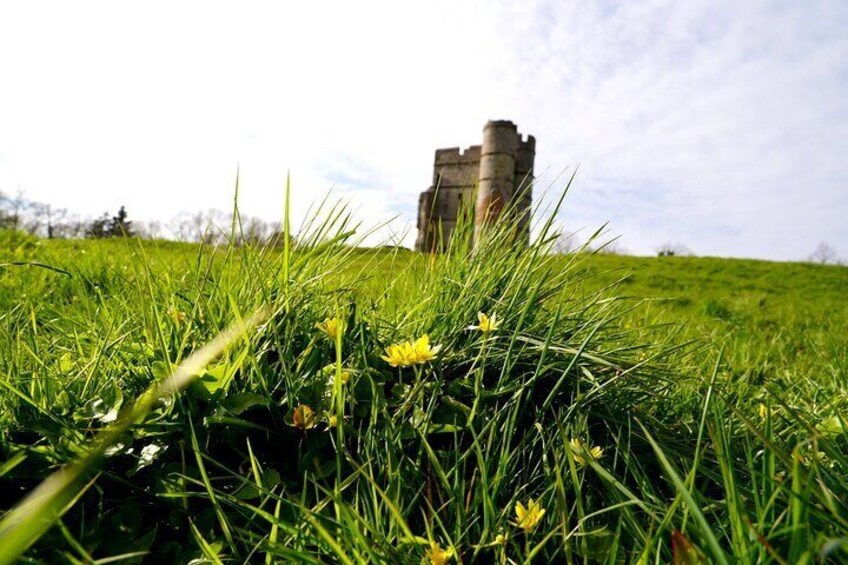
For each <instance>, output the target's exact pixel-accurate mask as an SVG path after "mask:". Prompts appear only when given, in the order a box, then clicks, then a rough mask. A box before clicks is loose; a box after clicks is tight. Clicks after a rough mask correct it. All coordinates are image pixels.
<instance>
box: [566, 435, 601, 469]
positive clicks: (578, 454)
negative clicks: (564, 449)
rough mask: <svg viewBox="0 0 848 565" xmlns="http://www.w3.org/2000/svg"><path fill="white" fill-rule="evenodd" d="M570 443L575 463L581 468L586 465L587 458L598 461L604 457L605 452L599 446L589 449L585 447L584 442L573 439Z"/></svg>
mask: <svg viewBox="0 0 848 565" xmlns="http://www.w3.org/2000/svg"><path fill="white" fill-rule="evenodd" d="M568 443H569V444H571V456H572V457H574V462H575V463H577V464H578V465H580V466H581V467H582V466H585V465H586V457H588V458H589V459H591V460H592V461H597V460H598V459H600V458H601V457H603V456H604V450H603V449H602V448H600V447H598V446H597V445H595V446H593V447H591V448H587V447H586V446H585V445H583V442H582V441H580V440H579V439H577V438H573V439H572V440H571V441H569V442H568Z"/></svg>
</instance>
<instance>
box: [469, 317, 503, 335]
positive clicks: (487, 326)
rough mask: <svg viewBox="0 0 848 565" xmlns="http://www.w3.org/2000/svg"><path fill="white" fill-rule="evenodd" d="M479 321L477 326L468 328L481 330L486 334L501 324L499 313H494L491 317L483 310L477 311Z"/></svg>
mask: <svg viewBox="0 0 848 565" xmlns="http://www.w3.org/2000/svg"><path fill="white" fill-rule="evenodd" d="M477 321H478V324H477V325H476V326H468V329H469V330H480V331H481V332H483V333H484V334H486V333H489V332H493V331H495V330H497V329H498V328H499V327H500V325H501V321H500V320H498V315H497V314H492V317H491V318H490V317H489V316H487V315H486V314H484V313H483V312H477Z"/></svg>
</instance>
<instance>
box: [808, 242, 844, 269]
mask: <svg viewBox="0 0 848 565" xmlns="http://www.w3.org/2000/svg"><path fill="white" fill-rule="evenodd" d="M807 260H808V261H810V262H811V263H819V264H821V265H833V264H837V263H839V260H838V258H837V255H836V250H835V249H834V248H833V247H831V246H830V245H828V244H827V243H825V242H823V241H822V242H821V243H819V246H818V247H816V250H815V251H813V252H812V253H811V254H810V256H809V257H808V259H807Z"/></svg>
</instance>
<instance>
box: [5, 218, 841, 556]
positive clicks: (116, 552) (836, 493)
mask: <svg viewBox="0 0 848 565" xmlns="http://www.w3.org/2000/svg"><path fill="white" fill-rule="evenodd" d="M0 244H2V245H0V265H2V266H0V307H2V310H0V312H2V314H0V315H2V324H0V486H2V488H0V492H2V494H0V511H4V512H6V513H5V515H4V520H3V522H2V523H0V548H5V549H0V563H3V562H7V561H6V560H9V559H14V555H13V554H14V552H15V551H17V549H15V548H18V549H19V550H25V551H26V552H27V553H26V555H27V558H28V559H31V560H32V561H34V562H39V561H40V562H56V561H67V562H92V561H96V560H98V559H106V558H110V557H115V556H122V559H125V560H127V561H130V562H132V561H136V562H141V561H142V560H144V559H147V560H148V562H170V561H175V562H186V561H188V560H191V559H201V560H203V562H212V563H215V562H248V561H250V562H252V561H255V560H260V561H263V560H264V561H265V562H277V561H291V560H295V561H303V562H316V563H317V562H350V563H356V562H391V563H420V562H421V560H422V559H425V560H428V562H433V563H440V562H445V561H440V560H441V559H443V558H444V559H447V560H453V561H454V562H460V561H461V562H493V561H496V562H520V561H524V560H525V559H536V560H537V561H538V562H551V561H585V562H610V563H612V562H636V561H639V562H643V563H647V562H671V561H672V560H677V561H676V562H679V563H697V562H704V563H706V562H716V563H721V562H726V563H729V562H770V561H775V562H791V563H794V562H800V561H803V560H812V559H815V558H822V559H825V558H828V556H829V557H830V558H835V559H839V558H840V557H841V558H845V557H846V556H848V554H846V553H845V551H844V549H842V548H843V546H844V540H845V539H846V538H848V509H846V506H845V504H846V503H845V501H844V499H843V498H842V497H841V495H840V493H844V492H848V461H846V456H845V455H844V454H845V453H846V449H845V448H846V444H847V443H848V440H846V433H845V430H846V423H845V422H844V421H843V420H842V416H841V414H844V413H848V395H846V386H848V340H846V338H845V336H846V335H848V331H846V330H848V302H846V301H845V296H848V269H846V268H843V267H829V266H818V265H809V264H797V263H773V262H765V261H750V260H732V259H717V258H689V257H666V258H636V257H623V256H614V255H571V256H548V255H544V254H536V253H535V252H534V251H533V250H530V251H524V252H515V251H512V250H511V249H510V248H509V246H504V245H495V244H493V245H492V246H491V247H490V248H487V249H486V250H485V251H484V252H481V253H479V254H477V255H474V256H466V255H461V254H450V255H448V256H439V257H430V256H422V255H419V254H415V253H411V252H408V251H401V250H373V251H364V250H356V249H351V248H346V247H341V246H326V247H324V248H314V249H303V250H299V251H298V250H296V251H295V252H294V253H293V254H292V255H291V256H290V257H288V256H287V255H286V254H285V253H283V252H282V251H280V250H270V249H269V250H265V249H251V248H234V247H231V248H222V249H217V250H212V249H204V248H200V247H198V246H195V245H190V244H178V243H172V242H137V241H131V240H107V241H45V240H35V239H32V238H26V237H23V236H20V235H15V234H9V233H4V234H2V237H0ZM256 311H258V312H259V319H257V320H253V322H249V321H248V322H245V321H246V320H248V319H249V318H250V315H251V313H252V312H256ZM478 311H483V312H485V313H487V314H489V315H492V314H496V316H497V318H496V320H498V322H496V323H495V326H497V327H496V328H495V329H494V331H490V332H483V331H481V330H480V329H479V327H480V326H481V324H480V323H479V320H478V318H477V312H478ZM327 319H336V320H338V324H339V325H340V326H339V327H340V328H341V329H340V330H339V331H331V330H330V329H328V328H330V327H331V326H328V325H326V324H325V325H323V326H322V325H321V323H322V322H326V320H327ZM239 321H242V322H245V323H246V324H247V325H249V326H250V327H249V328H241V330H243V331H237V332H236V333H235V334H234V335H233V336H231V337H230V339H228V340H227V341H226V343H223V344H221V345H222V347H221V349H222V350H223V351H218V350H216V351H212V352H211V353H210V354H209V355H208V356H207V357H205V358H203V359H201V360H200V361H199V362H198V363H199V364H198V365H196V366H195V367H194V368H193V369H190V370H189V369H187V370H186V371H187V372H186V373H185V375H184V376H186V377H187V380H190V377H194V378H195V380H194V382H192V383H191V384H189V385H188V388H186V389H185V390H184V391H182V392H179V393H175V392H174V390H170V389H169V390H167V391H163V390H162V389H161V388H157V385H156V384H155V383H157V382H159V383H162V382H166V383H170V382H172V381H169V380H168V378H169V375H171V376H173V374H174V372H175V371H176V373H177V374H179V373H180V369H179V367H180V366H182V365H184V364H186V363H188V364H191V363H193V360H194V359H195V357H192V356H191V355H192V353H195V354H197V352H198V351H200V353H201V354H204V351H206V350H203V349H202V346H203V345H204V344H207V343H209V342H210V340H212V339H213V338H214V337H215V336H216V335H218V334H219V333H220V332H221V331H223V330H224V329H225V328H227V327H229V326H231V325H232V324H233V323H234V322H236V323H238V322H239ZM316 324H318V327H316ZM471 326H477V328H472V329H469V327H471ZM332 327H336V326H332ZM322 328H323V329H322ZM424 334H427V335H428V336H429V338H430V344H431V345H432V346H433V347H432V349H428V348H427V346H425V345H423V344H421V343H420V342H419V343H417V344H416V343H414V342H413V340H415V339H417V338H419V337H420V336H422V335H424ZM407 340H410V344H409V345H408V346H407V347H408V349H407V350H404V349H403V347H404V346H403V343H404V342H406V341H407ZM392 344H398V345H399V346H400V347H399V348H396V349H389V350H387V348H388V347H389V346H391V345H392ZM404 351H406V352H407V353H408V355H407V354H406V353H403V352H404ZM393 352H394V353H393ZM395 354H396V355H395ZM404 355H405V356H404ZM382 357H388V358H389V359H391V360H394V361H395V362H397V363H399V364H400V365H401V366H400V367H395V366H393V365H392V364H391V363H389V362H387V361H386V360H384V359H383V358H382ZM404 359H405V360H406V361H403V360H404ZM399 360H400V361H399ZM407 362H408V363H407ZM404 364H408V365H409V366H406V367H404V366H403V365H404ZM176 388H181V387H176ZM593 446H597V447H598V448H599V449H601V450H602V451H600V452H599V451H598V450H594V451H593V450H591V449H590V448H591V447H593ZM74 461H76V462H77V464H76V467H73V469H76V470H77V471H78V474H77V475H74V476H73V477H72V479H68V481H67V483H65V484H61V485H59V486H58V487H56V488H55V490H54V492H53V495H52V496H53V498H52V499H50V500H51V502H50V504H49V505H46V506H44V505H42V506H33V505H32V504H30V505H29V506H27V505H24V507H23V510H21V509H20V507H19V509H18V510H15V511H14V512H9V509H11V508H13V507H14V505H15V504H16V503H19V502H21V500H23V497H24V495H25V494H26V493H27V492H28V491H30V490H31V489H33V488H34V487H35V486H36V485H37V484H38V483H39V481H41V480H42V479H43V478H45V477H47V476H48V475H49V474H50V473H51V472H53V471H54V470H55V469H56V468H57V466H59V465H61V464H65V463H68V462H74ZM54 486H55V485H54ZM44 500H47V498H44ZM518 503H520V504H521V508H527V509H528V510H527V512H523V513H518V512H519V511H518V510H516V506H517V505H518ZM537 505H538V506H537ZM542 510H544V513H542V512H541V511H542ZM59 515H61V516H62V517H61V519H58V516H59ZM36 518H37V519H36ZM42 519H43V520H42ZM40 520H41V521H40ZM44 520H46V521H44ZM54 524H55V525H54ZM33 542H34V545H32V546H30V544H31V543H33ZM840 552H841V553H840ZM684 556H686V558H688V559H689V560H688V561H686V560H683V559H684Z"/></svg>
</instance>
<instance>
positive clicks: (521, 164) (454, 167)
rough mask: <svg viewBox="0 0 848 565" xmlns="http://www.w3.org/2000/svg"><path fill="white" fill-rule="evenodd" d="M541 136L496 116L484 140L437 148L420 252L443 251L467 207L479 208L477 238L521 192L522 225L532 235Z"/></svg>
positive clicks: (421, 213)
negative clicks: (523, 131) (537, 137)
mask: <svg viewBox="0 0 848 565" xmlns="http://www.w3.org/2000/svg"><path fill="white" fill-rule="evenodd" d="M535 157H536V140H535V138H534V137H533V136H532V135H528V136H526V137H524V136H522V135H521V134H519V133H518V130H517V127H516V126H515V124H513V123H512V122H510V121H490V122H489V123H487V124H486V127H485V128H484V129H483V143H482V145H472V146H471V147H468V148H466V149H464V150H461V149H460V148H459V147H449V148H445V149H437V150H436V155H435V159H434V163H433V184H432V186H430V188H428V189H427V190H426V191H424V192H423V193H421V197H420V198H419V207H418V239H417V240H416V243H415V247H416V249H417V250H419V251H439V250H442V249H444V248H445V247H446V246H447V244H448V242H449V241H450V236H451V233H452V232H453V230H454V228H455V227H456V223H457V219H458V218H459V215H460V213H461V211H462V210H463V209H464V208H466V207H467V208H468V209H474V210H475V211H474V216H475V238H479V237H481V234H482V230H483V229H484V227H485V225H486V224H487V223H489V222H492V221H496V219H497V217H498V216H499V215H500V213H501V211H502V210H503V208H504V207H505V206H506V205H507V204H509V203H510V202H511V201H512V199H513V197H515V196H516V195H517V196H518V197H519V198H520V199H521V200H520V203H519V204H518V207H519V209H520V210H521V211H522V218H523V217H525V216H526V221H525V220H523V219H522V230H523V231H526V232H527V234H528V236H529V217H530V205H531V191H532V181H533V162H534V160H535Z"/></svg>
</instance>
